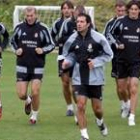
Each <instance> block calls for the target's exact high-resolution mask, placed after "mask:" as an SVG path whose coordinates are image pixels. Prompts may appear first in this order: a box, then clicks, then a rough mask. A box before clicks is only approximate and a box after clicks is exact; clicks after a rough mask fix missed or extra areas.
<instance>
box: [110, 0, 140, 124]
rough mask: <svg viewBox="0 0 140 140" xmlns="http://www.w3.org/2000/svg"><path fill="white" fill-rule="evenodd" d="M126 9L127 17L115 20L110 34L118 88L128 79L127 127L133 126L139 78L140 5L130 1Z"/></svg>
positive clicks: (137, 2)
mask: <svg viewBox="0 0 140 140" xmlns="http://www.w3.org/2000/svg"><path fill="white" fill-rule="evenodd" d="M126 7H127V13H128V14H127V16H125V17H123V18H120V19H118V20H117V22H116V23H115V25H114V27H113V29H112V31H111V32H112V33H111V34H112V37H113V39H114V40H115V42H114V43H115V44H116V49H117V53H118V57H117V62H116V65H117V76H118V81H119V86H124V85H125V83H126V81H127V80H128V78H129V82H128V84H129V88H128V90H129V93H130V115H129V118H128V125H129V126H134V125H135V111H136V106H137V101H138V83H139V77H140V72H139V71H140V38H139V37H140V19H139V13H140V3H139V1H130V2H129V3H128V4H127V6H126ZM122 89H123V88H122Z"/></svg>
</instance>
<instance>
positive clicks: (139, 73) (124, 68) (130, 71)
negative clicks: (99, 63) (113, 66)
mask: <svg viewBox="0 0 140 140" xmlns="http://www.w3.org/2000/svg"><path fill="white" fill-rule="evenodd" d="M117 65H118V78H120V79H121V78H127V77H137V78H139V77H140V63H139V62H136V63H131V64H129V63H118V64H117Z"/></svg>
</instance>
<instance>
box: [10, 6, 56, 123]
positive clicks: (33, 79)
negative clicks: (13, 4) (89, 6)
mask: <svg viewBox="0 0 140 140" xmlns="http://www.w3.org/2000/svg"><path fill="white" fill-rule="evenodd" d="M24 12H25V13H24V14H25V21H23V22H21V23H20V24H18V25H17V26H16V28H15V30H14V34H13V37H12V39H11V44H12V46H13V49H14V51H15V54H16V56H17V65H16V72H17V73H16V74H17V75H16V76H17V84H16V87H17V93H18V96H19V98H20V99H21V100H24V101H25V113H26V114H27V115H29V114H30V112H31V111H32V114H31V117H30V123H31V124H35V123H36V121H37V116H38V111H39V104H40V88H41V81H42V78H43V71H44V66H45V56H46V54H48V53H50V52H51V51H52V50H53V49H54V43H53V41H52V38H51V35H50V33H49V30H48V28H47V27H46V25H45V24H43V23H41V22H39V21H38V20H37V10H36V8H35V7H32V6H29V7H27V8H26V9H25V11H24ZM29 82H30V83H31V95H28V94H27V92H28V86H29Z"/></svg>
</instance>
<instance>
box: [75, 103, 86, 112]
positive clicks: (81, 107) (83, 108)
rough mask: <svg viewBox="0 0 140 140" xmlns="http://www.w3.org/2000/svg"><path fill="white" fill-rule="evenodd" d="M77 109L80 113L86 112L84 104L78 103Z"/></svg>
mask: <svg viewBox="0 0 140 140" xmlns="http://www.w3.org/2000/svg"><path fill="white" fill-rule="evenodd" d="M77 108H78V110H79V111H85V104H83V103H78V104H77Z"/></svg>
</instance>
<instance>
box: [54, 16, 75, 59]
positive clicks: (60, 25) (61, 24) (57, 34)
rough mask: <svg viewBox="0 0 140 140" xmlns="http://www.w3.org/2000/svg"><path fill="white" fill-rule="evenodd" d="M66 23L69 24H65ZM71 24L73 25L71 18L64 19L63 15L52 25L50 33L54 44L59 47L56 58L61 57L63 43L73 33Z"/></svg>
mask: <svg viewBox="0 0 140 140" xmlns="http://www.w3.org/2000/svg"><path fill="white" fill-rule="evenodd" d="M67 23H70V24H69V25H68V26H67ZM73 26H74V25H73V22H72V19H71V18H67V19H64V18H63V17H61V18H58V19H57V20H56V21H55V22H54V24H53V26H52V30H51V35H52V38H53V40H54V42H55V44H56V46H58V47H59V52H58V54H59V55H58V60H61V59H63V57H62V53H63V52H62V51H63V45H64V44H65V42H66V41H67V39H68V38H69V36H70V35H71V34H72V33H73Z"/></svg>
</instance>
